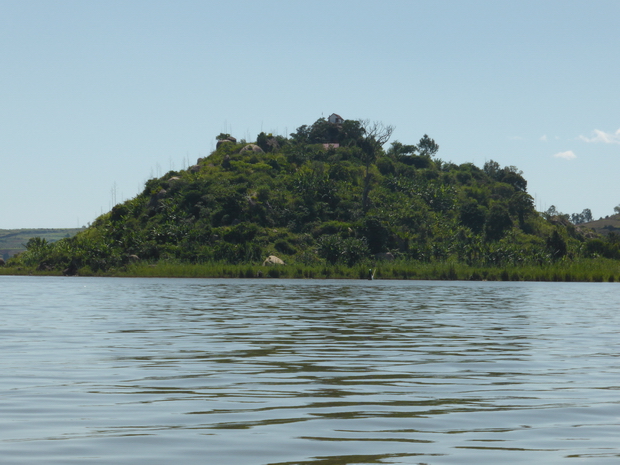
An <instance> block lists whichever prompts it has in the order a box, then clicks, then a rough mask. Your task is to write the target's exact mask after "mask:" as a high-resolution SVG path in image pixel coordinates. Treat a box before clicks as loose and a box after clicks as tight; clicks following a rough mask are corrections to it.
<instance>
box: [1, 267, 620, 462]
mask: <svg viewBox="0 0 620 465" xmlns="http://www.w3.org/2000/svg"><path fill="white" fill-rule="evenodd" d="M0 290H1V291H2V298H1V299H0V317H1V320H0V350H1V352H0V353H1V354H2V358H0V373H1V377H0V457H1V463H2V464H6V465H9V464H15V465H17V464H19V465H24V464H35V463H36V464H39V463H46V464H112V463H114V464H118V463H122V464H129V465H147V464H148V465H154V464H172V463H184V464H199V463H200V464H203V463H214V464H222V465H228V464H230V465H244V464H252V465H255V464H274V465H275V464H277V465H283V464H314V465H336V464H338V465H342V464H370V463H373V464H374V463H379V464H463V463H472V464H473V463H475V464H496V463H499V462H503V463H511V464H518V463H528V464H531V463H545V464H553V463H567V464H570V463H584V464H585V463H587V464H598V463H601V464H602V463H605V464H611V463H619V462H620V441H618V438H619V437H620V398H619V394H620V392H619V389H620V369H619V368H618V365H619V359H618V355H620V343H619V342H618V334H619V332H620V317H619V316H618V308H617V305H615V302H617V301H618V297H617V296H618V293H619V291H620V287H619V286H618V285H617V284H613V283H611V284H610V283H592V284H587V283H498V282H489V283H486V282H475V283H469V282H421V281H379V280H377V281H370V282H369V281H318V280H317V281H313V280H267V279H265V280H216V279H118V278H116V279H115V278H50V277H45V278H41V277H10V276H2V277H0Z"/></svg>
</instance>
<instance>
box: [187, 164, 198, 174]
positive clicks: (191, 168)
mask: <svg viewBox="0 0 620 465" xmlns="http://www.w3.org/2000/svg"><path fill="white" fill-rule="evenodd" d="M189 170H190V171H191V172H192V173H197V172H198V171H200V165H194V166H190V167H189Z"/></svg>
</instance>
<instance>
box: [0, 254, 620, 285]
mask: <svg viewBox="0 0 620 465" xmlns="http://www.w3.org/2000/svg"><path fill="white" fill-rule="evenodd" d="M369 268H372V269H373V270H374V273H375V276H374V277H375V279H427V280H470V281H566V282H572V281H574V282H620V262H619V261H617V260H610V259H603V258H598V259H579V260H573V261H569V260H566V261H560V262H555V263H545V264H542V265H521V266H505V267H482V266H469V265H466V264H464V263H458V262H454V261H445V262H430V263H427V262H418V261H393V262H381V263H375V264H371V265H369V264H365V265H356V266H353V267H346V266H343V265H328V264H319V265H305V264H290V265H280V266H262V265H260V264H238V265H232V264H227V263H223V262H211V263H202V264H188V263H182V262H165V261H162V262H158V263H154V264H148V263H134V264H130V265H128V266H127V267H125V268H118V269H111V270H109V271H107V272H101V271H98V272H96V273H95V272H92V271H91V270H89V269H87V268H83V269H80V270H79V272H78V274H79V275H81V276H119V277H170V278H241V279H278V278H286V279H367V278H368V270H369ZM61 274H62V273H61V272H59V271H57V270H56V271H39V270H36V269H34V268H32V269H31V268H27V267H23V266H22V267H0V275H61Z"/></svg>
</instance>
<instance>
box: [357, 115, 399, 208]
mask: <svg viewBox="0 0 620 465" xmlns="http://www.w3.org/2000/svg"><path fill="white" fill-rule="evenodd" d="M359 123H360V126H361V127H362V128H363V129H364V133H365V134H366V136H365V137H364V138H362V139H360V141H359V142H358V145H359V146H360V148H361V149H362V154H363V161H364V164H365V165H366V176H365V177H364V192H363V193H362V209H363V210H364V212H366V211H368V208H369V207H370V205H369V203H368V194H369V193H370V181H371V175H370V165H371V164H372V163H374V162H375V160H376V159H377V154H378V153H379V151H381V150H382V147H383V146H384V145H385V144H387V142H388V140H390V137H392V133H393V132H394V126H386V125H384V124H383V123H381V122H378V121H374V122H372V123H371V122H370V120H360V121H359Z"/></svg>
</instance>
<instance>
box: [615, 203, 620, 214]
mask: <svg viewBox="0 0 620 465" xmlns="http://www.w3.org/2000/svg"><path fill="white" fill-rule="evenodd" d="M614 212H616V213H618V214H620V205H616V206H615V207H614Z"/></svg>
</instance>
